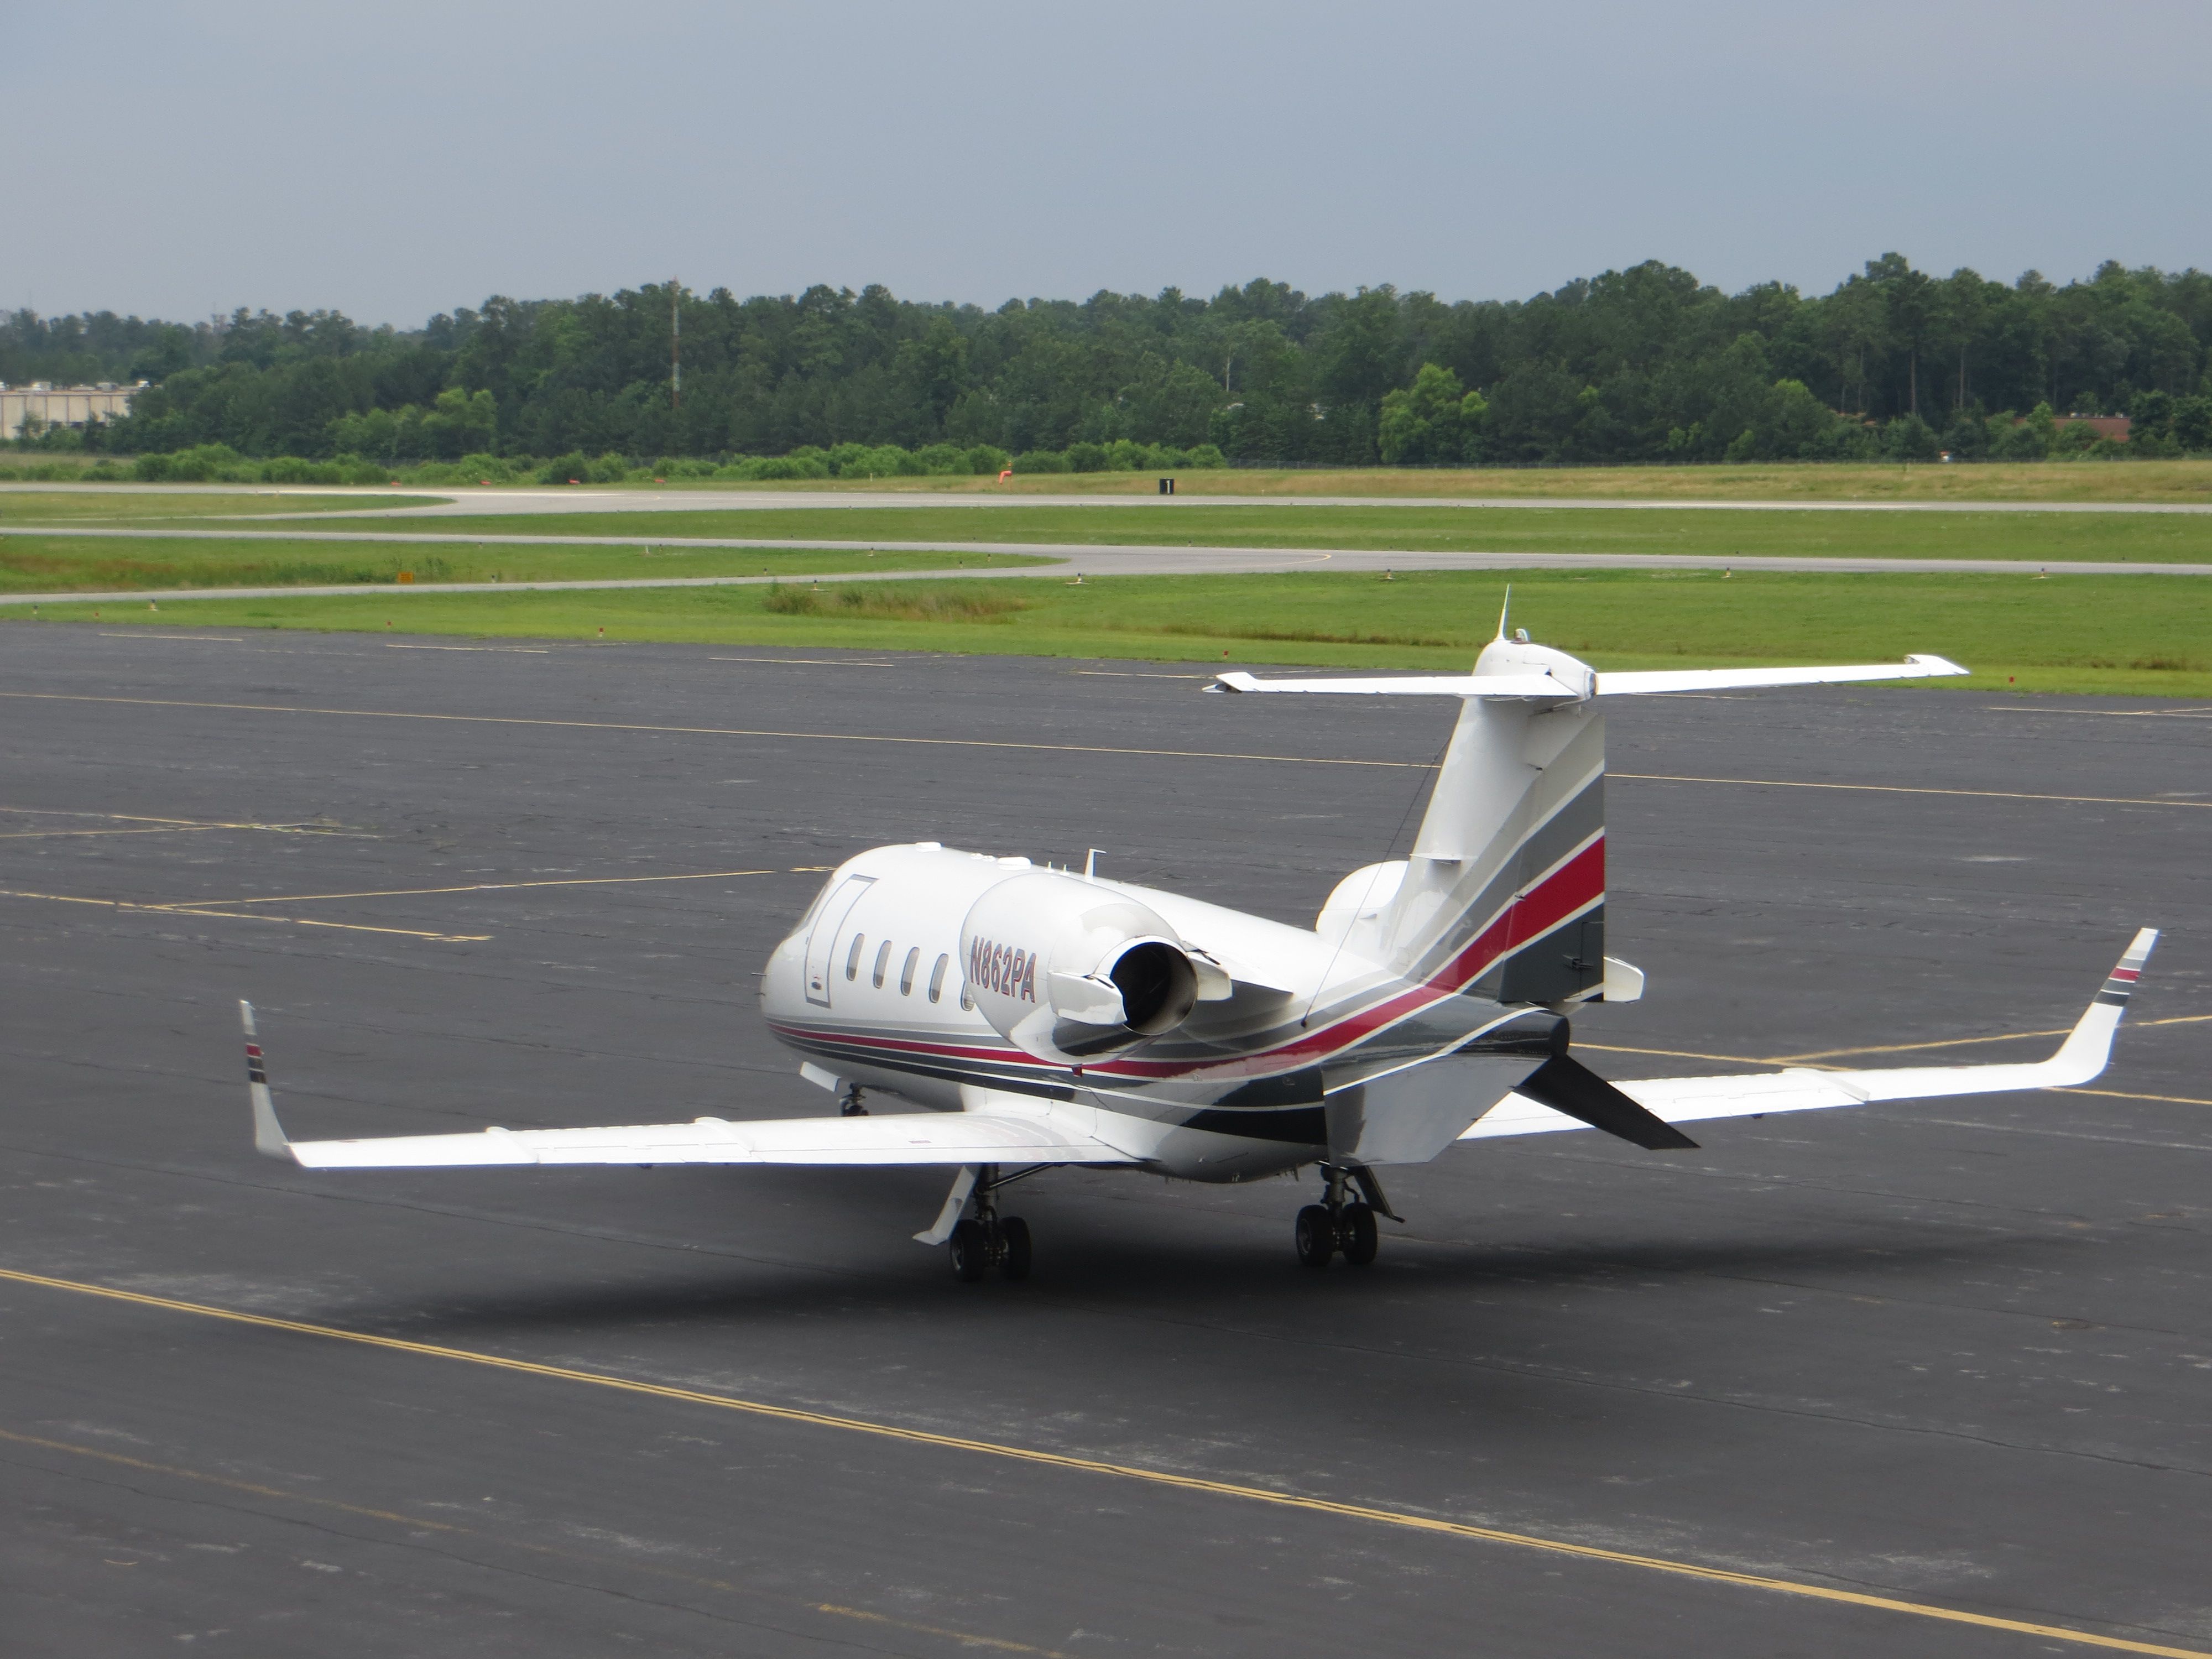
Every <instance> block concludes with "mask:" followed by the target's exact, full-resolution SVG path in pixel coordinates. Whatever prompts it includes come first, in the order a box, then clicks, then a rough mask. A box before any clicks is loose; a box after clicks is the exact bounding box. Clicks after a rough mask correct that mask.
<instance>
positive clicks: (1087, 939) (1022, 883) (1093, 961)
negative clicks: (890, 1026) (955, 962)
mask: <svg viewBox="0 0 2212 1659" xmlns="http://www.w3.org/2000/svg"><path fill="white" fill-rule="evenodd" d="M960 951H961V960H962V962H963V963H964V965H965V967H966V969H967V975H968V986H969V993H970V994H972V995H973V996H974V998H975V1006H976V1007H977V1008H979V1009H980V1010H981V1012H982V1014H983V1018H986V1019H987V1020H989V1021H990V1022H991V1024H992V1026H993V1028H994V1029H995V1030H997V1031H998V1032H999V1033H1000V1035H1001V1036H1004V1037H1006V1039H1007V1040H1008V1041H1009V1042H1012V1043H1013V1044H1014V1045H1015V1046H1016V1047H1018V1048H1020V1049H1021V1050H1022V1051H1023V1052H1024V1053H1025V1054H1034V1055H1036V1057H1037V1058H1038V1059H1039V1060H1054V1061H1058V1062H1060V1063H1061V1064H1065V1065H1079V1064H1081V1063H1082V1062H1083V1061H1085V1060H1092V1059H1096V1058H1097V1057H1098V1056H1100V1055H1103V1054H1114V1053H1116V1052H1118V1051H1119V1050H1121V1049H1123V1048H1129V1047H1131V1046H1132V1045H1133V1044H1136V1043H1139V1042H1143V1041H1144V1040H1145V1039H1146V1038H1147V1037H1155V1036H1161V1035H1162V1034H1163V1033H1164V1032H1168V1031H1172V1030H1175V1029H1176V1027H1177V1026H1178V1025H1181V1024H1182V1023H1183V1022H1184V1021H1185V1020H1187V1019H1188V1018H1190V1012H1191V1010H1192V1009H1193V1008H1194V1007H1195V1006H1197V1003H1198V997H1199V982H1200V972H1201V970H1200V969H1199V968H1198V967H1197V966H1196V965H1194V963H1193V962H1192V960H1191V956H1190V952H1189V950H1188V947H1187V946H1186V945H1184V944H1183V942H1182V939H1181V938H1180V937H1179V936H1178V935H1177V934H1176V930H1175V929H1174V928H1173V927H1170V926H1169V925H1168V923H1167V921H1165V920H1164V918H1162V917H1161V916H1160V915H1158V913H1157V912H1155V911H1154V910H1152V908H1150V907H1149V906H1146V905H1143V904H1139V903H1138V902H1136V901H1135V900H1134V899H1132V898H1127V897H1124V896H1122V895H1121V894H1119V893H1116V892H1115V891H1113V890H1111V889H1110V888H1105V887H1101V886H1099V885H1098V884H1096V883H1095V882H1090V881H1085V880H1084V879H1083V878H1080V877H1079V876H1071V875H1065V874H1062V873H1060V872H1057V871H1049V870H1036V871H1031V872H1029V873H1028V874H1026V875H1019V876H1010V877H1008V878H1006V880H1004V881H1002V882H1000V883H999V884H998V885H997V886H995V887H993V888H991V889H989V890H987V891H986V892H985V893H984V895H983V896H982V897H981V898H979V899H977V900H976V901H975V903H974V904H972V905H970V906H969V909H968V915H967V917H966V919H965V920H963V921H962V922H961V924H960ZM1214 971H1215V972H1216V973H1217V974H1218V971H1219V970H1218V969H1215V970H1214Z"/></svg>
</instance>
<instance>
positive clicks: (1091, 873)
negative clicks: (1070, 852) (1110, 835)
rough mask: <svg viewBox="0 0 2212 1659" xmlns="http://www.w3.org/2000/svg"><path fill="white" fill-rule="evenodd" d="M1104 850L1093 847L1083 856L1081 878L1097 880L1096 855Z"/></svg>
mask: <svg viewBox="0 0 2212 1659" xmlns="http://www.w3.org/2000/svg"><path fill="white" fill-rule="evenodd" d="M1103 850H1104V849H1103V848H1097V847H1094V848H1091V849H1090V851H1088V852H1086V853H1085V854H1084V855H1083V878H1084V880H1085V881H1095V880H1097V878H1098V854H1100V853H1101V852H1103Z"/></svg>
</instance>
